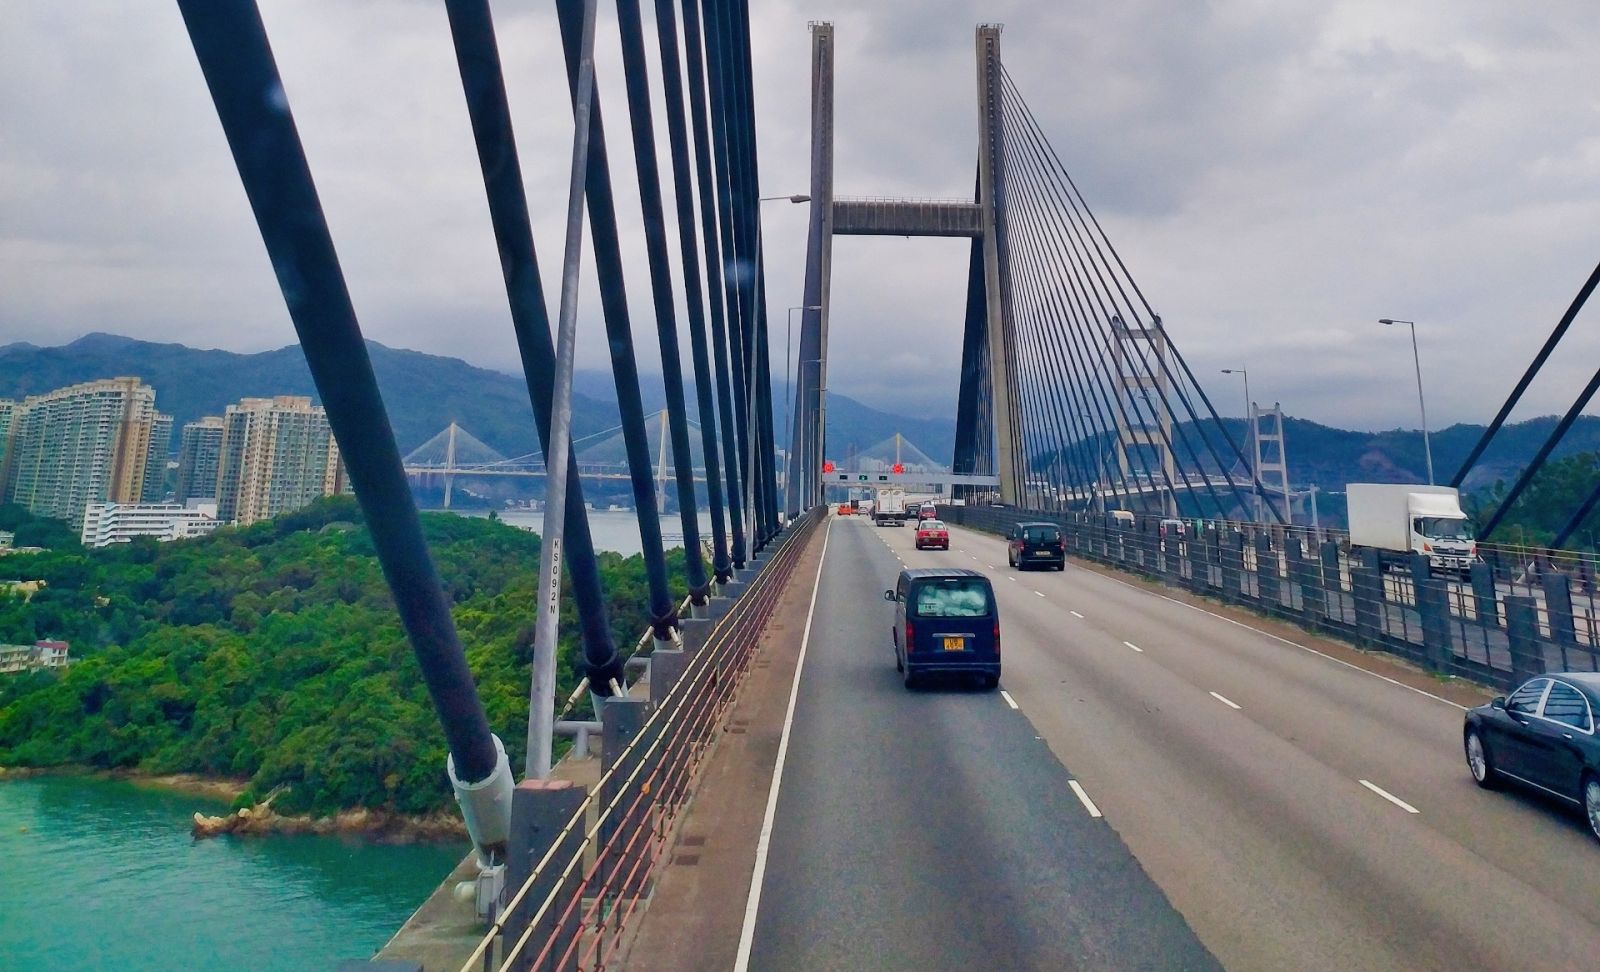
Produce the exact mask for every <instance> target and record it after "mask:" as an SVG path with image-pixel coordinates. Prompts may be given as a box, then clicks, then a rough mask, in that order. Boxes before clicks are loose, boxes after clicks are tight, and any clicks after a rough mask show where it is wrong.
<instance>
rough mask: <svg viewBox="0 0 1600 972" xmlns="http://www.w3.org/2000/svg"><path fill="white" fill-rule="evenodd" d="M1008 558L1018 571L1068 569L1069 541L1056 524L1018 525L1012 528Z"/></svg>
mask: <svg viewBox="0 0 1600 972" xmlns="http://www.w3.org/2000/svg"><path fill="white" fill-rule="evenodd" d="M1006 557H1007V559H1008V560H1009V561H1010V562H1011V566H1013V567H1015V568H1017V569H1018V570H1027V569H1028V568H1029V567H1054V568H1055V569H1056V570H1066V569H1067V541H1066V540H1064V539H1063V538H1062V536H1061V528H1060V527H1058V526H1056V525H1055V524H1054V523H1018V524H1017V525H1016V526H1014V527H1012V528H1011V536H1010V537H1009V542H1008V543H1007V545H1006Z"/></svg>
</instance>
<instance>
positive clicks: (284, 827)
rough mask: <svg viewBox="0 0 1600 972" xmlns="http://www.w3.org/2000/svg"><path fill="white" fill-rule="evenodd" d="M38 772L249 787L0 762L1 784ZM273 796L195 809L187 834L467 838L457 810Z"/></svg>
mask: <svg viewBox="0 0 1600 972" xmlns="http://www.w3.org/2000/svg"><path fill="white" fill-rule="evenodd" d="M41 776H82V777H89V778H93V779H103V780H121V781H125V782H128V783H132V784H134V785H135V786H145V787H154V788H158V789H165V790H172V791H175V792H178V793H186V794H191V795H194V796H198V797H205V798H208V799H211V800H215V801H218V802H221V803H231V802H233V801H234V800H237V799H238V798H239V795H240V794H242V793H244V792H245V791H246V790H247V789H248V788H249V783H248V781H246V780H230V779H223V778H217V777H207V776H199V775H196V774H194V773H166V774H160V775H152V774H148V773H140V772H137V771H135V770H102V769H94V768H92V767H87V766H43V767H41V766H0V782H4V781H7V780H26V779H34V778H37V777H41ZM272 797H273V794H268V796H267V799H265V800H262V801H261V802H259V803H257V804H256V805H255V806H253V807H243V808H240V809H238V810H234V811H232V812H229V813H226V814H222V815H211V814H207V813H204V812H202V811H198V810H197V811H195V814H194V817H193V824H192V825H191V827H190V833H191V834H192V835H193V836H194V837H195V838H196V839H204V838H208V837H220V836H222V835H224V834H232V835H235V836H239V837H266V836H273V835H279V834H316V835H321V836H341V837H355V838H361V839H364V840H368V841H371V842H373V843H376V844H416V843H430V842H449V841H459V840H466V839H467V828H466V825H465V824H464V823H462V820H461V817H460V815H459V814H455V813H451V812H448V811H439V812H436V813H431V814H423V815H410V814H401V813H391V812H389V811H386V810H370V809H366V808H361V807H358V808H356V809H353V810H341V811H340V812H339V813H336V814H334V815H333V816H331V817H310V816H302V815H293V814H280V813H277V812H276V811H274V810H273V809H272V805H271V804H272Z"/></svg>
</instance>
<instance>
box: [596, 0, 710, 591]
mask: <svg viewBox="0 0 1600 972" xmlns="http://www.w3.org/2000/svg"><path fill="white" fill-rule="evenodd" d="M617 32H618V34H619V35H620V37H621V40H622V73H623V80H624V87H625V88H626V90H627V96H628V118H629V121H630V122H631V125H630V127H631V129H632V133H633V161H634V168H635V170H636V172H637V175H638V180H639V201H640V206H641V208H642V209H643V211H644V239H645V256H646V258H647V260H648V262H649V265H650V292H651V296H652V298H653V299H654V302H655V311H656V338H657V343H659V345H660V347H661V373H662V376H663V383H664V384H665V386H666V392H667V423H668V427H669V429H670V430H671V433H672V459H673V466H674V470H675V472H676V478H677V485H678V519H679V522H680V523H681V524H682V526H683V566H684V570H685V573H686V575H687V577H688V581H689V596H690V597H691V598H693V599H694V603H695V604H699V605H703V604H705V603H706V596H707V594H708V591H709V584H708V583H707V580H706V568H705V557H704V555H703V553H702V551H701V549H700V523H699V503H698V502H697V501H696V499H695V489H694V453H693V450H692V449H690V447H689V423H688V406H687V404H686V402H685V399H684V393H683V361H682V359H681V358H680V357H679V355H678V316H677V312H676V309H675V307H674V304H673V293H672V264H671V258H670V257H669V256H668V254H667V219H666V213H665V208H664V206H663V204H662V200H661V170H660V165H659V163H658V161H657V159H656V132H655V124H654V122H653V120H652V119H651V117H650V113H651V105H650V80H649V75H648V71H649V69H648V68H647V67H646V65H645V50H644V17H643V15H642V14H641V13H640V10H639V0H617ZM691 266H692V264H691Z"/></svg>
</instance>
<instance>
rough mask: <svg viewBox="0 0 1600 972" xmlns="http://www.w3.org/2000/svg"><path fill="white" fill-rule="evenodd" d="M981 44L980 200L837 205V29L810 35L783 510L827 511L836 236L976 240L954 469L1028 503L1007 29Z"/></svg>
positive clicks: (816, 26) (993, 27)
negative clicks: (1018, 366) (806, 172)
mask: <svg viewBox="0 0 1600 972" xmlns="http://www.w3.org/2000/svg"><path fill="white" fill-rule="evenodd" d="M975 44H976V53H977V105H978V136H979V138H978V152H977V156H978V158H977V186H976V190H975V192H974V194H973V196H974V198H973V200H972V201H971V202H968V201H966V200H927V199H904V198H880V197H873V198H838V197H836V196H835V195H834V191H833V123H834V110H833V82H834V51H835V47H834V34H833V25H832V24H831V23H821V22H816V23H812V24H811V219H810V224H809V226H808V230H807V245H806V273H805V284H804V287H805V291H804V300H803V301H802V302H801V303H802V304H803V305H804V308H805V309H804V311H803V312H802V313H803V315H804V316H803V317H802V323H801V328H800V348H799V363H798V365H797V368H796V371H797V381H796V383H795V391H794V396H795V400H794V412H793V414H794V425H793V427H792V428H791V429H790V436H791V438H790V448H791V450H792V454H793V456H794V458H795V462H794V466H795V474H794V475H793V476H791V477H790V479H789V482H788V483H787V484H786V487H785V489H786V495H785V506H786V507H787V509H788V510H789V511H790V512H791V513H792V512H795V511H798V510H801V509H805V508H808V507H810V506H813V505H815V504H817V503H820V502H821V501H822V498H823V494H822V488H823V477H822V463H823V458H824V456H825V454H826V443H825V441H824V440H825V434H826V430H827V402H826V389H827V385H828V382H827V377H828V318H829V310H830V298H831V294H830V291H831V278H832V266H833V238H834V237H835V236H906V237H911V236H942V237H965V238H969V239H971V240H972V256H971V260H970V263H969V266H968V297H967V313H966V321H965V327H964V331H963V340H962V355H961V359H962V360H961V390H960V393H959V398H958V404H957V420H956V447H955V455H954V457H953V462H952V468H953V470H954V472H955V473H957V474H965V475H980V476H981V475H995V474H998V476H999V482H1000V499H1001V501H1002V502H1006V503H1019V502H1020V500H1021V497H1022V485H1023V479H1024V478H1025V471H1026V468H1027V461H1026V456H1027V451H1026V448H1025V444H1024V437H1023V429H1022V422H1021V418H1020V411H1019V405H1018V402H1017V396H1016V391H1015V389H1016V387H1017V376H1016V371H1015V365H1014V361H1015V353H1014V350H1013V349H1014V345H1015V337H1014V334H1015V328H1014V325H1013V321H1012V311H1011V299H1010V292H1011V281H1010V273H1009V270H1008V269H1007V267H1008V261H1007V259H1006V253H1005V251H1006V247H1007V239H1006V237H1007V220H1006V209H1005V152H1004V150H1003V136H1004V119H1003V117H1002V110H1001V103H1002V99H1001V95H1000V85H1001V80H1000V78H1001V61H1000V26H999V25H997V24H985V25H981V26H979V27H978V28H977V30H976V34H975Z"/></svg>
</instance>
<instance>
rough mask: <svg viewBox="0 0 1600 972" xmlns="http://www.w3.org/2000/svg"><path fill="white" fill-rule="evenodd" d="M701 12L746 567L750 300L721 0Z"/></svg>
mask: <svg viewBox="0 0 1600 972" xmlns="http://www.w3.org/2000/svg"><path fill="white" fill-rule="evenodd" d="M700 10H701V13H702V14H703V15H704V18H705V36H704V41H705V63H706V85H707V100H708V102H709V104H710V106H711V112H710V120H711V148H712V159H713V160H714V162H715V171H716V188H717V218H718V235H719V236H720V238H721V241H722V281H723V287H724V288H725V291H726V294H725V297H726V307H727V318H728V335H727V337H728V359H729V362H730V364H731V366H732V367H731V375H732V379H733V400H734V403H735V405H736V406H737V407H736V408H735V409H734V413H733V422H734V430H735V433H736V441H737V443H738V453H739V466H738V468H739V476H740V478H741V482H743V484H744V489H745V493H746V494H747V495H745V496H742V497H741V504H742V505H743V506H744V507H746V509H745V510H744V512H745V520H746V526H747V529H746V531H745V532H746V533H747V534H749V535H747V536H746V537H745V541H746V544H747V549H746V550H744V551H738V550H736V551H735V553H734V563H735V564H736V565H737V566H739V567H741V568H742V567H743V566H744V564H745V558H746V556H748V555H749V554H752V553H754V552H755V549H756V547H757V545H758V544H759V542H760V538H759V536H757V535H755V530H754V529H753V527H754V521H755V517H754V506H755V503H756V495H757V491H756V486H755V483H754V482H753V481H751V476H750V438H751V437H750V428H749V419H750V391H749V382H748V381H747V376H746V374H745V358H746V352H745V344H746V333H745V327H746V315H747V312H748V309H749V308H748V302H747V300H746V299H745V292H744V288H743V286H742V278H743V277H744V259H745V254H744V252H743V251H742V250H741V248H740V246H739V241H738V237H737V235H736V230H735V227H736V225H737V223H738V218H739V214H738V213H737V212H736V211H735V206H736V202H735V199H734V172H733V165H734V162H733V155H732V149H731V148H730V145H729V137H730V136H729V132H728V124H729V123H728V105H727V101H728V96H727V89H726V80H725V78H724V75H725V73H726V71H725V69H724V57H725V54H724V49H725V47H726V38H725V35H724V33H723V23H722V20H723V18H721V17H720V16H719V11H718V0H702V2H701V4H700Z"/></svg>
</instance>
